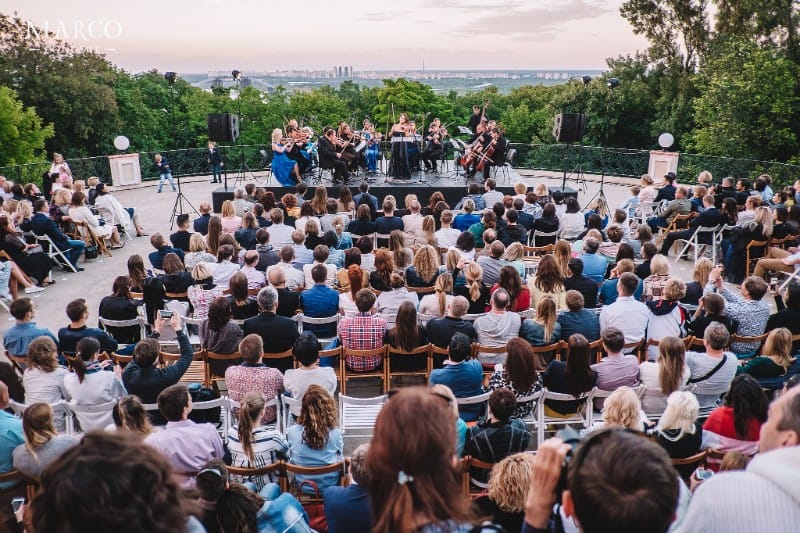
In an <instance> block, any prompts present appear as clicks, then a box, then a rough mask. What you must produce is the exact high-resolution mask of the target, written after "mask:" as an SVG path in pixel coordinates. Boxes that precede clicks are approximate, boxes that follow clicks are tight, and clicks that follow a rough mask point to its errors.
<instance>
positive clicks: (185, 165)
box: [0, 142, 800, 189]
mask: <svg viewBox="0 0 800 533" xmlns="http://www.w3.org/2000/svg"><path fill="white" fill-rule="evenodd" d="M511 146H512V147H513V148H516V150H517V156H516V159H515V160H514V167H515V168H521V169H533V170H547V171H553V172H563V171H564V169H565V168H566V170H567V173H569V174H575V173H576V172H578V171H582V172H585V173H587V174H601V173H603V172H604V170H605V175H606V176H627V177H639V176H641V175H642V174H644V173H646V172H647V167H648V162H649V158H650V152H649V151H647V150H634V149H627V148H607V149H605V150H604V149H603V148H601V147H599V146H580V145H566V144H516V143H512V145H511ZM219 148H220V151H221V152H222V155H223V157H224V159H225V167H226V168H225V170H227V172H228V174H229V176H230V175H231V173H236V172H238V171H239V170H240V169H241V168H242V166H243V165H242V158H244V165H245V166H246V168H249V169H250V170H251V171H253V172H257V171H263V170H264V169H265V168H266V166H267V165H268V164H269V162H270V161H271V159H272V150H271V149H270V147H269V146H268V145H262V144H249V145H242V146H220V147H219ZM381 149H382V151H383V153H384V154H385V155H386V156H387V157H388V155H389V153H390V151H391V147H390V145H389V143H387V142H384V143H383V145H382V146H381ZM262 150H264V151H265V153H266V157H263V156H262V154H261V151H262ZM156 153H160V154H162V155H164V156H165V157H166V158H167V160H168V161H169V164H170V167H171V169H172V175H173V176H181V177H186V176H204V175H208V174H210V168H209V164H208V159H207V156H206V153H207V152H206V149H205V148H188V149H183V150H166V151H161V152H140V153H139V164H140V167H141V170H142V180H143V181H147V180H155V179H158V173H157V170H156V167H155V164H154V163H153V156H154V155H155V154H156ZM451 153H452V151H451ZM68 162H69V164H70V167H71V168H72V174H73V176H74V178H75V179H87V178H89V177H91V176H97V177H98V178H100V180H101V181H103V182H106V183H110V182H111V168H110V166H109V163H108V157H107V156H100V157H87V158H82V159H69V160H68ZM49 169H50V163H49V162H47V161H42V162H40V163H29V164H26V165H10V166H6V167H0V175H2V176H5V177H6V178H8V179H10V180H12V181H14V182H20V183H29V182H33V183H37V184H41V182H42V174H44V173H45V172H47V171H48V170H49ZM703 170H708V171H710V172H711V174H712V175H713V176H714V178H715V180H719V179H721V178H723V177H725V176H733V177H735V178H740V177H746V178H751V179H753V178H755V177H757V176H758V175H760V174H764V173H766V174H769V175H770V176H772V178H773V182H774V183H775V185H777V186H783V185H791V184H793V183H794V180H795V179H796V178H797V176H800V165H790V164H788V163H779V162H777V161H759V160H754V159H739V158H733V157H720V156H711V155H701V154H687V153H681V154H680V158H679V159H678V179H679V181H680V182H682V183H691V182H693V181H694V179H695V177H696V176H697V175H698V174H699V173H700V172H701V171H703ZM775 185H773V189H775V188H776V187H775Z"/></svg>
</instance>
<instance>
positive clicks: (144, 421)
mask: <svg viewBox="0 0 800 533" xmlns="http://www.w3.org/2000/svg"><path fill="white" fill-rule="evenodd" d="M111 419H112V420H113V421H114V423H113V424H109V425H108V426H106V431H127V432H129V433H130V434H132V435H135V436H137V437H139V438H142V439H144V438H145V437H146V436H148V435H149V434H151V433H152V432H153V431H156V430H155V429H154V428H153V426H152V425H151V424H150V417H149V416H148V414H147V411H145V409H144V405H143V404H142V401H141V400H140V399H139V398H138V397H137V396H134V395H132V394H131V395H128V396H123V397H122V398H120V399H119V400H117V403H116V404H114V407H113V408H112V409H111Z"/></svg>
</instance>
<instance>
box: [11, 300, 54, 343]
mask: <svg viewBox="0 0 800 533" xmlns="http://www.w3.org/2000/svg"><path fill="white" fill-rule="evenodd" d="M9 312H10V313H11V316H12V317H14V319H15V321H16V322H15V323H14V325H13V326H11V327H10V328H8V329H7V330H5V331H4V332H3V346H4V347H5V349H6V351H7V352H8V353H9V354H11V355H16V356H20V357H25V355H26V354H27V353H28V345H29V344H30V343H31V342H32V341H33V340H34V339H37V338H38V337H50V338H51V339H52V340H53V341H54V342H57V341H58V339H57V338H56V336H55V335H53V333H51V332H50V330H48V329H46V328H40V327H38V326H37V325H36V322H34V321H33V319H34V318H35V316H36V304H34V303H33V300H31V299H30V298H28V297H22V298H17V299H16V300H14V301H12V302H11V305H10V306H9Z"/></svg>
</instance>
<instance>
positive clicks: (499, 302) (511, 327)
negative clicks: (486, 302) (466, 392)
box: [453, 289, 522, 392]
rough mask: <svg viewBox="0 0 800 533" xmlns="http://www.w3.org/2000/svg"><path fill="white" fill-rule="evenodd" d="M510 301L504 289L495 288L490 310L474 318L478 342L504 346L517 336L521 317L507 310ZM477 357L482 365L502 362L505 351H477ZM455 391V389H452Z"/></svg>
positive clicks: (491, 346)
mask: <svg viewBox="0 0 800 533" xmlns="http://www.w3.org/2000/svg"><path fill="white" fill-rule="evenodd" d="M510 303H511V301H510V298H509V296H508V293H507V292H506V291H505V289H497V290H496V291H494V293H493V294H492V297H491V306H492V307H491V311H489V312H488V313H486V314H485V315H482V316H480V317H478V319H477V320H475V323H474V326H475V333H476V334H477V336H478V343H479V344H480V345H481V346H486V347H489V348H498V347H501V346H505V345H506V344H507V343H508V341H510V340H511V339H513V338H515V337H517V336H519V329H520V323H521V322H522V319H521V318H520V316H519V315H518V314H517V313H514V312H512V311H508V307H509V305H510ZM478 359H479V360H480V362H481V363H482V364H484V365H493V364H495V363H504V362H505V360H506V356H505V353H489V352H479V353H478ZM453 392H455V391H453Z"/></svg>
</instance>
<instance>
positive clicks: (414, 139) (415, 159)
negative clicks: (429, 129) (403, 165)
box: [406, 120, 422, 172]
mask: <svg viewBox="0 0 800 533" xmlns="http://www.w3.org/2000/svg"><path fill="white" fill-rule="evenodd" d="M406 136H407V137H408V138H409V141H410V142H408V143H407V144H406V150H407V151H408V167H409V169H410V170H411V172H419V171H420V167H419V144H418V143H419V141H421V140H422V136H421V135H420V134H418V133H417V123H416V122H414V121H413V120H412V121H411V122H409V123H408V133H406Z"/></svg>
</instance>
